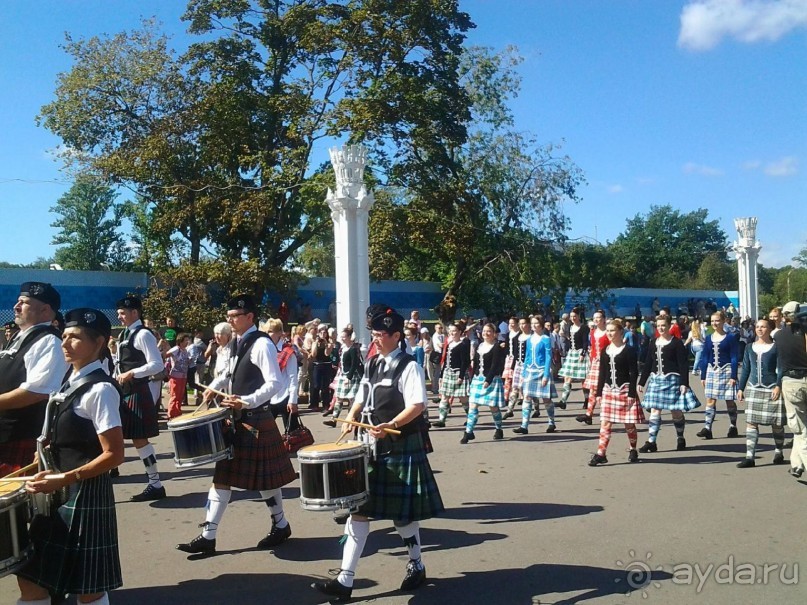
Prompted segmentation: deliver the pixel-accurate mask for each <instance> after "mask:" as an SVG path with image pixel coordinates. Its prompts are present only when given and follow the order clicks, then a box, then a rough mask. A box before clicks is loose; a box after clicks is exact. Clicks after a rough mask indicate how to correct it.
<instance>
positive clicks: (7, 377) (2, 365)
mask: <svg viewBox="0 0 807 605" xmlns="http://www.w3.org/2000/svg"><path fill="white" fill-rule="evenodd" d="M48 334H52V335H53V336H56V338H59V337H60V336H59V332H58V331H57V330H56V329H55V328H54V327H52V326H34V327H33V328H32V329H31V331H30V332H28V334H26V335H25V338H24V339H23V341H22V342H21V343H20V346H19V348H18V349H17V350H16V351H15V352H13V353H11V354H10V355H0V393H8V392H9V391H13V390H14V389H16V388H19V386H20V385H21V384H22V383H23V382H25V380H26V378H27V377H28V370H26V368H25V354H26V353H27V352H28V350H29V349H30V348H31V347H32V346H33V345H34V343H36V342H37V341H38V340H40V339H41V338H44V337H45V336H47V335H48ZM47 401H48V396H47V395H42V400H41V401H38V402H36V403H34V404H32V405H29V406H26V407H24V408H21V409H17V410H5V411H0V442H6V441H19V440H21V439H36V438H37V437H39V435H40V434H41V432H42V425H43V424H44V422H45V404H46V403H47Z"/></svg>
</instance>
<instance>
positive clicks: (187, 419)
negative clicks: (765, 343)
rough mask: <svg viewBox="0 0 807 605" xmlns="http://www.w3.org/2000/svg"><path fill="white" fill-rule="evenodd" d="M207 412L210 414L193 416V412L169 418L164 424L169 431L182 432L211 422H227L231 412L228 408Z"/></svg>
mask: <svg viewBox="0 0 807 605" xmlns="http://www.w3.org/2000/svg"><path fill="white" fill-rule="evenodd" d="M208 412H210V413H207V414H205V415H203V416H202V415H199V416H193V414H194V412H189V413H187V414H182V416H177V417H176V418H171V420H169V421H168V422H167V423H166V427H167V428H168V430H169V431H176V430H183V429H189V428H194V427H197V426H204V425H206V424H210V423H211V422H220V421H222V420H227V419H228V418H229V417H231V416H232V410H230V408H215V409H212V410H208Z"/></svg>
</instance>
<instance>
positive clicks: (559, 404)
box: [555, 401, 566, 410]
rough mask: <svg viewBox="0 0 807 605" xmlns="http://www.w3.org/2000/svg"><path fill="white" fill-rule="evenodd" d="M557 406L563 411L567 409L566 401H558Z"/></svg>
mask: <svg viewBox="0 0 807 605" xmlns="http://www.w3.org/2000/svg"><path fill="white" fill-rule="evenodd" d="M555 405H556V406H558V407H559V408H560V409H561V410H565V409H566V402H565V401H558V402H557V403H556V404H555Z"/></svg>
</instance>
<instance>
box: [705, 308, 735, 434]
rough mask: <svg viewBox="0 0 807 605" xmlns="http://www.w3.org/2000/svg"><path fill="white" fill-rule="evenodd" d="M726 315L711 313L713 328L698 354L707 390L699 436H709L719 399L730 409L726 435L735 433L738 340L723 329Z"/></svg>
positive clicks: (719, 312) (720, 312)
mask: <svg viewBox="0 0 807 605" xmlns="http://www.w3.org/2000/svg"><path fill="white" fill-rule="evenodd" d="M725 323H726V315H725V314H724V313H723V312H722V311H718V312H717V313H712V328H714V332H713V333H712V334H709V335H708V336H707V337H706V344H705V345H704V347H703V357H702V358H701V367H700V371H701V381H702V383H703V386H704V392H705V394H706V410H705V411H704V416H705V417H706V420H705V422H704V426H703V428H702V429H701V430H700V431H699V432H698V437H703V438H704V439H711V438H712V423H713V422H714V419H715V412H716V409H715V406H716V404H717V400H718V399H723V400H725V402H726V408H727V409H728V413H729V422H730V423H731V426H729V431H728V434H727V435H726V437H737V435H738V434H739V433H738V432H737V403H736V401H735V399H737V364H738V362H739V357H740V342H739V339H738V338H737V336H736V335H734V334H728V333H727V332H726V331H725V330H724V327H723V326H724V325H725Z"/></svg>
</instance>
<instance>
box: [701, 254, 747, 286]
mask: <svg viewBox="0 0 807 605" xmlns="http://www.w3.org/2000/svg"><path fill="white" fill-rule="evenodd" d="M737 284H738V277H737V264H736V263H733V262H729V261H728V260H726V255H725V253H722V252H721V253H718V252H712V253H710V254H707V255H706V256H705V257H704V259H703V261H702V262H701V265H700V267H698V272H697V274H696V275H695V279H694V281H693V282H692V286H691V287H692V288H694V289H697V290H736V289H737Z"/></svg>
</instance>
